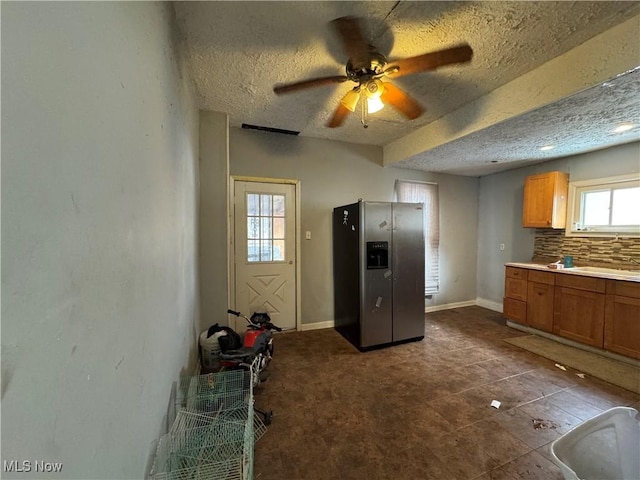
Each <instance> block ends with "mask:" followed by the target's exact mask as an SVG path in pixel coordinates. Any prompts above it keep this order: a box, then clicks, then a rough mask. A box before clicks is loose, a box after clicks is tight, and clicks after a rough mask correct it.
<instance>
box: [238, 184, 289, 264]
mask: <svg viewBox="0 0 640 480" xmlns="http://www.w3.org/2000/svg"><path fill="white" fill-rule="evenodd" d="M284 201H285V196H284V195H272V194H267V193H248V194H247V261H248V262H283V261H285V251H284V250H285V246H284V240H285V218H284V214H285V206H284Z"/></svg>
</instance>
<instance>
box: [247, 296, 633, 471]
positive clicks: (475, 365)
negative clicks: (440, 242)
mask: <svg viewBox="0 0 640 480" xmlns="http://www.w3.org/2000/svg"><path fill="white" fill-rule="evenodd" d="M425 333H426V336H425V339H424V340H422V341H420V342H413V343H408V344H404V345H397V346H394V347H390V348H385V349H381V350H374V351H370V352H366V353H360V352H358V351H357V350H356V349H355V348H354V347H353V346H352V345H351V344H350V343H348V342H347V341H346V340H344V339H343V338H342V337H341V336H340V335H339V334H338V333H337V332H335V331H334V330H332V329H327V330H316V331H308V332H293V333H285V334H281V335H278V336H277V337H276V338H275V349H276V351H275V355H274V360H273V362H272V364H271V366H270V371H271V372H270V374H271V375H270V378H269V380H268V381H267V382H265V383H264V384H262V385H261V386H259V387H258V389H257V390H256V405H257V406H258V407H267V408H269V409H271V410H273V412H274V414H273V423H272V425H271V426H270V427H269V430H268V431H267V433H266V434H265V436H264V437H263V438H262V439H260V441H259V442H258V443H257V444H256V450H255V464H254V477H255V478H256V480H316V479H318V480H320V479H327V480H329V479H331V480H359V479H366V480H377V479H381V480H382V479H384V480H387V479H398V480H413V479H416V480H418V479H420V480H426V479H463V480H466V479H478V480H489V479H494V480H497V479H500V480H507V479H508V480H513V479H536V480H539V479H562V478H563V477H562V475H561V473H560V470H559V469H558V467H556V466H555V465H554V464H553V463H552V462H551V460H550V453H549V447H550V442H552V441H553V440H554V439H556V438H558V437H559V436H560V435H561V434H563V433H564V432H566V431H568V430H569V429H571V428H572V427H574V426H575V425H577V424H579V423H580V422H582V421H584V420H586V419H588V418H590V417H592V416H594V415H596V414H597V413H599V412H602V411H604V410H606V409H608V408H611V407H613V406H618V405H631V406H634V407H635V408H640V396H639V395H637V394H635V393H632V392H629V391H627V390H623V389H621V388H619V387H615V386H613V385H611V384H608V383H606V382H603V381H600V380H597V379H592V378H586V379H581V378H580V377H578V376H576V375H575V373H576V372H575V371H572V370H570V369H569V370H568V371H566V372H564V371H561V370H559V369H558V368H557V367H555V365H554V362H552V361H550V360H547V359H545V358H543V357H539V356H537V355H534V354H532V353H530V352H527V351H524V350H521V349H519V348H517V347H514V346H512V345H509V344H508V343H506V342H504V341H502V340H503V339H504V338H507V337H512V336H520V335H523V333H521V332H519V331H517V330H513V329H511V328H509V327H507V326H506V325H505V322H504V318H503V317H502V315H500V314H498V313H495V312H492V311H490V310H486V309H483V308H480V307H467V308H460V309H455V310H447V311H442V312H436V313H430V314H427V315H426V332H425ZM494 399H495V400H499V401H500V402H501V403H502V405H501V407H500V408H499V409H495V408H492V407H491V406H490V403H491V401H492V400H494Z"/></svg>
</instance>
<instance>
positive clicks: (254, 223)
mask: <svg viewBox="0 0 640 480" xmlns="http://www.w3.org/2000/svg"><path fill="white" fill-rule="evenodd" d="M247 237H249V238H260V218H259V217H248V218H247Z"/></svg>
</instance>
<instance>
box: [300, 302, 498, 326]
mask: <svg viewBox="0 0 640 480" xmlns="http://www.w3.org/2000/svg"><path fill="white" fill-rule="evenodd" d="M476 305H477V306H478V307H483V308H487V309H489V310H493V311H494V312H500V313H502V304H501V303H498V302H492V301H491V300H487V299H485V298H476V299H475V300H466V301H464V302H454V303H445V304H443V305H432V306H430V307H425V308H424V313H431V312H439V311H441V310H451V309H453V308H463V307H473V306H476ZM334 327H335V321H333V320H327V321H325V322H315V323H303V324H301V325H300V327H299V328H298V330H299V331H301V332H306V331H308V330H321V329H323V328H334Z"/></svg>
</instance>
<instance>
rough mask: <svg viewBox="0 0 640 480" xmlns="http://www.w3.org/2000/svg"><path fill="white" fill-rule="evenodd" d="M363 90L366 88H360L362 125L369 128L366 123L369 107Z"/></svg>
mask: <svg viewBox="0 0 640 480" xmlns="http://www.w3.org/2000/svg"><path fill="white" fill-rule="evenodd" d="M365 90H366V89H361V91H360V108H361V109H362V119H361V122H362V126H363V127H364V128H369V125H368V123H367V122H368V121H369V118H368V117H369V109H368V108H367V97H366V95H365Z"/></svg>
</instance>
